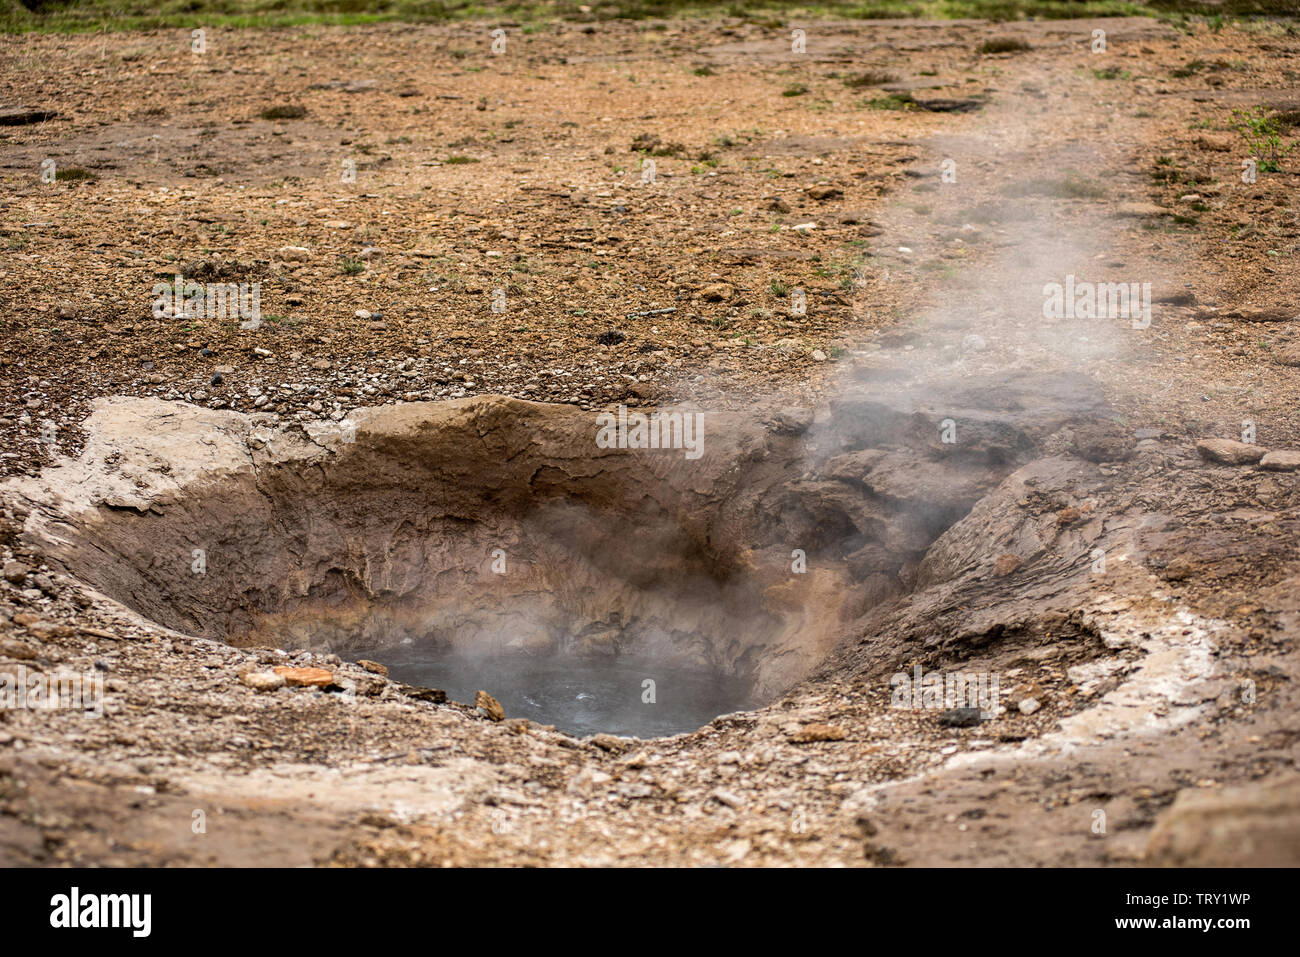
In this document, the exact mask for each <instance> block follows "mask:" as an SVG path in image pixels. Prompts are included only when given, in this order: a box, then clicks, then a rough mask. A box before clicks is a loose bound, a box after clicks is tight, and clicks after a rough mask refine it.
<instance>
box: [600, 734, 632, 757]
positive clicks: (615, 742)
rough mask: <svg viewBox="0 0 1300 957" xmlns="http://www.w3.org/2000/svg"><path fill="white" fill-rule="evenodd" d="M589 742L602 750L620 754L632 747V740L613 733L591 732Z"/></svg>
mask: <svg viewBox="0 0 1300 957" xmlns="http://www.w3.org/2000/svg"><path fill="white" fill-rule="evenodd" d="M591 743H592V744H594V745H595V746H596V747H598V748H600V749H601V750H602V751H609V752H610V753H612V754H622V753H623V752H624V751H626V750H627V749H628V748H630V747H632V742H631V741H629V740H628V739H627V738H620V737H618V736H617V735H613V734H593V735H592V736H591Z"/></svg>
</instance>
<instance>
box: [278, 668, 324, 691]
mask: <svg viewBox="0 0 1300 957" xmlns="http://www.w3.org/2000/svg"><path fill="white" fill-rule="evenodd" d="M271 670H272V671H274V672H275V673H276V674H277V675H280V676H281V677H283V678H284V683H285V684H287V685H288V686H289V687H290V688H325V687H328V686H329V685H332V684H333V683H334V672H332V671H328V670H326V669H325V668H289V667H287V666H285V665H281V666H280V667H278V668H272V669H271Z"/></svg>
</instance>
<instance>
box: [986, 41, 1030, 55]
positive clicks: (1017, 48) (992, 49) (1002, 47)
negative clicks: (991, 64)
mask: <svg viewBox="0 0 1300 957" xmlns="http://www.w3.org/2000/svg"><path fill="white" fill-rule="evenodd" d="M1028 49H1029V44H1028V43H1026V42H1025V41H1024V40H1021V39H1019V38H1018V37H995V38H993V39H992V40H985V41H984V42H983V43H981V44H980V45H979V48H978V49H977V51H976V52H978V53H980V54H982V55H984V56H988V55H990V54H994V53H1022V52H1024V51H1025V50H1028Z"/></svg>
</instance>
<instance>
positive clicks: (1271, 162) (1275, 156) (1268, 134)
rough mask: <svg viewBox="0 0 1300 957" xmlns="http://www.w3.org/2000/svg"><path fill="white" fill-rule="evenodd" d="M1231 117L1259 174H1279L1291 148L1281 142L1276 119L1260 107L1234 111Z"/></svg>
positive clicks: (1280, 131)
mask: <svg viewBox="0 0 1300 957" xmlns="http://www.w3.org/2000/svg"><path fill="white" fill-rule="evenodd" d="M1232 116H1233V119H1234V120H1235V121H1236V122H1235V125H1236V129H1237V132H1239V133H1240V134H1241V135H1242V136H1243V137H1244V138H1245V140H1246V148H1247V149H1249V150H1250V154H1251V155H1252V156H1253V157H1255V159H1256V160H1257V161H1258V162H1259V169H1260V172H1262V173H1276V172H1279V171H1280V170H1281V169H1282V159H1283V158H1284V157H1285V156H1286V154H1287V153H1289V152H1290V151H1291V149H1292V147H1291V146H1289V145H1286V144H1284V143H1283V142H1282V128H1281V125H1280V124H1279V123H1278V121H1277V119H1276V118H1275V117H1274V116H1272V115H1271V114H1270V112H1269V111H1268V110H1267V109H1265V108H1264V107H1262V106H1257V107H1255V108H1254V109H1250V110H1234V111H1233V113H1232Z"/></svg>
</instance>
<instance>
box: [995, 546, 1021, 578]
mask: <svg viewBox="0 0 1300 957" xmlns="http://www.w3.org/2000/svg"><path fill="white" fill-rule="evenodd" d="M1020 565H1021V558H1020V556H1019V555H1012V554H1011V553H1010V552H1004V553H1003V554H1001V555H999V556H998V557H997V560H996V561H995V562H994V563H993V574H995V575H998V576H1004V575H1010V574H1011V573H1012V572H1014V571H1015V570H1016V569H1017V568H1019V567H1020Z"/></svg>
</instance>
